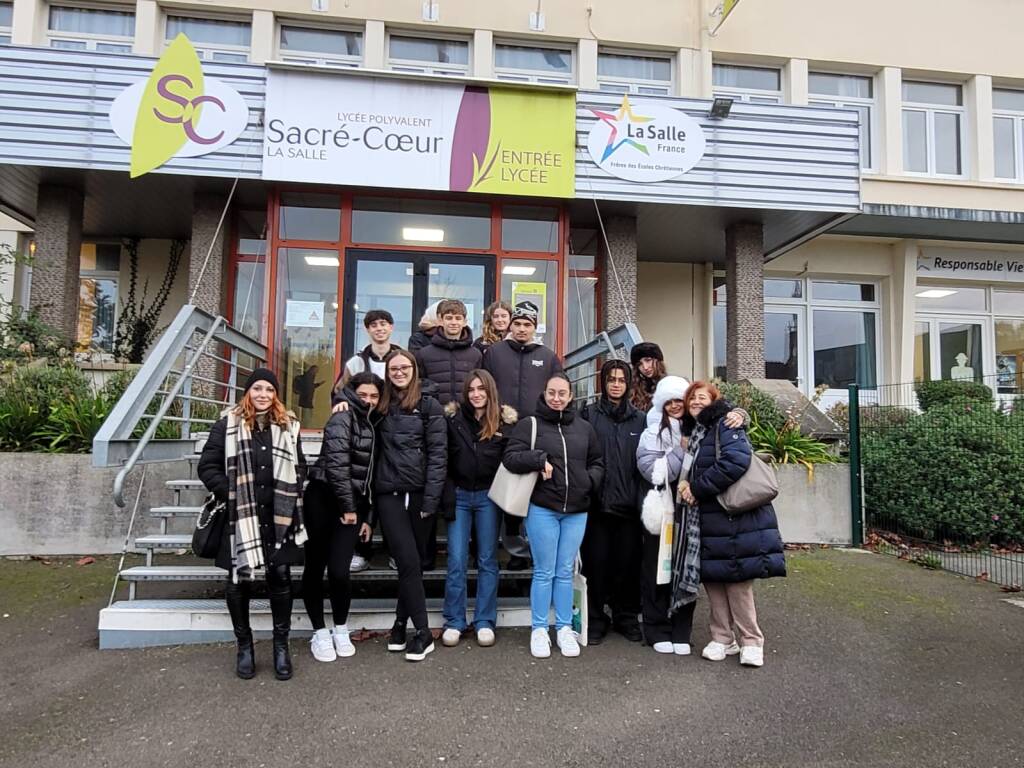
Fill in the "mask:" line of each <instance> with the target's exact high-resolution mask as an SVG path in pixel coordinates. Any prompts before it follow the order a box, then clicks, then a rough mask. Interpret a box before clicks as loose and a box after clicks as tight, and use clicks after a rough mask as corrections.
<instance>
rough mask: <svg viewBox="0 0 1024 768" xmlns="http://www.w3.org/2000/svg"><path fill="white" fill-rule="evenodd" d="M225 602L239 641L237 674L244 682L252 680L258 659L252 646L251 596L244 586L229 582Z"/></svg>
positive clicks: (236, 661) (236, 638)
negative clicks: (250, 624)
mask: <svg viewBox="0 0 1024 768" xmlns="http://www.w3.org/2000/svg"><path fill="white" fill-rule="evenodd" d="M225 601H226V602H227V604H228V613H229V614H231V627H232V629H233V630H234V632H235V640H237V641H238V654H237V657H236V659H235V674H237V675H238V676H239V677H240V678H242V679H243V680H251V679H252V678H253V677H255V676H256V657H255V654H254V649H253V644H252V627H250V626H249V594H248V592H247V591H246V588H245V587H244V586H243V585H241V584H232V583H231V582H228V585H227V588H226V589H225Z"/></svg>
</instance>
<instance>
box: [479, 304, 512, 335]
mask: <svg viewBox="0 0 1024 768" xmlns="http://www.w3.org/2000/svg"><path fill="white" fill-rule="evenodd" d="M498 309H504V310H505V311H506V312H508V317H509V323H510V324H511V322H512V305H511V304H509V303H508V302H507V301H500V300H499V301H492V302H491V303H490V304H489V305H488V306H487V309H485V310H484V331H483V334H482V337H483V340H484V342H485V343H487V344H497V343H498V342H499V341H501V340H502V339H503V338H504V337H503V336H501V335H500V334H499V333H498V332H497V331H496V330H494V312H495V310H498ZM505 332H506V333H508V329H507V328H506V329H505Z"/></svg>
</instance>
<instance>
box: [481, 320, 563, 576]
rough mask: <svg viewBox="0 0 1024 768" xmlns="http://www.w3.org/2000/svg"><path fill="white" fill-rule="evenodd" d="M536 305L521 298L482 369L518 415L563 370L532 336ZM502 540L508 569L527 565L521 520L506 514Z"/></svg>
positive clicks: (532, 408)
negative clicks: (506, 335) (505, 334)
mask: <svg viewBox="0 0 1024 768" xmlns="http://www.w3.org/2000/svg"><path fill="white" fill-rule="evenodd" d="M539 315H540V311H539V310H538V309H537V305H536V304H534V303H532V302H529V301H521V302H519V303H518V304H516V306H515V308H514V309H513V310H512V325H511V326H509V330H510V332H511V334H512V337H511V338H509V339H505V340H504V341H499V342H498V343H497V344H495V345H494V346H492V347H491V349H490V351H489V352H488V353H487V356H486V358H485V359H484V370H485V371H487V372H488V373H489V374H491V376H493V377H494V381H495V382H496V383H497V385H498V397H499V398H500V400H501V402H502V403H504V404H506V405H510V406H512V407H513V408H514V409H515V410H516V413H518V414H519V418H520V419H523V418H526V417H528V416H532V415H533V414H534V413H535V412H536V410H537V403H538V402H539V401H540V396H541V395H542V394H543V393H544V386H545V385H546V384H547V383H548V379H550V378H551V376H552V375H554V374H556V373H559V372H560V371H561V370H562V361H561V360H559V359H558V355H556V354H555V353H554V352H553V351H552V350H550V349H548V348H547V347H545V346H544V345H543V344H538V343H537V342H535V341H534V340H533V336H534V334H535V333H536V331H537V318H538V317H539ZM504 517H505V535H504V536H503V537H502V544H504V546H505V550H506V551H507V552H508V553H509V555H510V556H511V559H510V560H509V563H508V568H509V570H512V571H525V570H526V569H527V568H529V567H530V561H531V557H530V545H529V542H527V540H526V537H525V536H523V535H522V534H521V530H522V520H520V519H519V518H518V517H514V516H512V515H505V516H504Z"/></svg>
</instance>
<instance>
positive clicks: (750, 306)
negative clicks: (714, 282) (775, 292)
mask: <svg viewBox="0 0 1024 768" xmlns="http://www.w3.org/2000/svg"><path fill="white" fill-rule="evenodd" d="M725 289H726V295H727V296H728V299H727V301H726V305H725V317H726V340H725V359H726V371H727V378H728V379H729V381H738V380H740V379H763V378H764V230H763V227H762V226H761V224H758V223H756V222H742V223H739V224H731V225H730V226H729V227H727V228H726V230H725Z"/></svg>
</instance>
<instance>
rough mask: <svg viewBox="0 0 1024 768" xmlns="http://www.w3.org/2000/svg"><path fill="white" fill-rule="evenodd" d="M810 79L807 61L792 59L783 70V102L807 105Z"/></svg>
mask: <svg viewBox="0 0 1024 768" xmlns="http://www.w3.org/2000/svg"><path fill="white" fill-rule="evenodd" d="M809 79H810V78H809V74H808V71H807V59H790V60H789V61H788V62H787V63H786V66H785V67H783V68H782V101H783V102H784V103H786V104H807V100H808V89H809V87H810V84H809Z"/></svg>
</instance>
